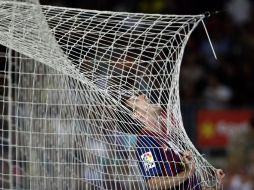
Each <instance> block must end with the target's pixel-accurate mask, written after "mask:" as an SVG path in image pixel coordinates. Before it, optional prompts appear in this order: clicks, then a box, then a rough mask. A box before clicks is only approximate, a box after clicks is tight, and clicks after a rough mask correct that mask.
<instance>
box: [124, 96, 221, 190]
mask: <svg viewBox="0 0 254 190" xmlns="http://www.w3.org/2000/svg"><path fill="white" fill-rule="evenodd" d="M126 104H127V106H129V107H130V108H132V109H133V115H134V117H135V118H136V119H138V120H139V121H140V122H141V123H142V124H143V126H144V128H143V130H142V132H141V133H140V134H139V135H138V138H137V145H136V155H137V158H138V160H139V168H140V171H141V173H142V175H143V177H144V179H145V181H146V182H147V186H148V187H149V189H151V190H155V189H156V190H169V189H175V190H178V189H180V190H204V189H206V187H202V184H201V182H200V181H199V180H198V178H197V177H196V176H195V164H194V161H193V155H192V153H191V152H190V151H185V152H181V151H180V150H179V149H178V148H177V147H176V146H175V145H174V144H173V143H170V142H166V141H165V140H166V139H167V138H166V137H167V134H166V130H165V125H163V124H162V123H161V122H162V121H161V119H162V118H163V117H161V114H162V109H161V107H160V106H157V105H155V104H151V103H150V100H149V99H148V98H147V97H146V96H145V95H140V96H136V97H132V98H129V99H128V100H127V101H126ZM169 143H170V144H169ZM214 173H215V175H216V177H217V179H218V181H219V183H221V180H222V178H223V177H224V175H225V174H224V172H223V171H222V170H221V169H216V170H215V172H214ZM209 189H213V188H209Z"/></svg>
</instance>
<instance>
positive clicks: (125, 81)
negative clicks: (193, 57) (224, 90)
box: [0, 1, 217, 190]
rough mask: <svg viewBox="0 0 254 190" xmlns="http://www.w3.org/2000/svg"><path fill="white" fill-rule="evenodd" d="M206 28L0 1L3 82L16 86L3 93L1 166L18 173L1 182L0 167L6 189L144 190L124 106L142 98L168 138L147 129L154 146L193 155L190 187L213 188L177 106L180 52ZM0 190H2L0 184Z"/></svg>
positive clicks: (195, 18) (178, 19)
mask: <svg viewBox="0 0 254 190" xmlns="http://www.w3.org/2000/svg"><path fill="white" fill-rule="evenodd" d="M34 2H35V1H34ZM203 19H204V15H159V14H141V13H125V12H108V11H95V10H82V9H71V8H62V7H54V6H42V5H37V3H33V4H30V3H28V2H12V1H0V44H1V45H3V46H5V47H6V48H7V51H6V54H5V58H6V60H8V61H6V62H8V63H6V64H9V65H12V67H8V68H9V69H7V67H5V69H4V71H3V73H4V75H6V76H11V77H12V80H13V85H12V86H11V87H10V86H9V85H6V84H5V85H3V88H4V89H5V90H6V91H7V90H8V89H9V90H10V88H11V91H12V98H11V100H8V101H7V102H6V100H3V101H2V103H7V105H11V108H12V112H11V113H9V114H7V113H4V112H2V117H4V116H9V117H10V118H11V121H12V123H13V124H12V127H10V128H9V129H8V131H9V134H12V135H9V138H12V139H11V142H12V145H9V147H8V148H9V150H8V151H9V152H12V154H9V156H8V160H11V161H12V163H15V164H13V165H12V167H17V166H19V168H20V172H19V173H18V174H13V173H12V171H11V169H9V172H7V173H5V174H4V171H3V167H2V175H6V176H9V179H10V180H9V183H11V184H9V186H8V185H7V186H8V187H9V188H10V189H89V190H90V189H121V190H124V189H133V190H134V189H135V190H139V189H147V188H149V185H148V183H147V181H146V180H145V179H144V175H143V174H142V172H141V169H140V166H142V165H144V160H143V162H142V161H141V160H140V158H139V156H138V155H137V149H138V148H139V147H137V138H138V137H139V136H140V135H141V132H140V131H142V130H143V128H144V125H146V124H145V123H144V122H142V121H141V120H139V119H137V118H136V117H134V115H133V113H134V111H135V110H132V109H130V108H129V107H128V106H127V105H126V102H125V101H126V97H137V96H139V95H145V96H146V97H148V98H149V101H150V102H151V103H152V104H153V105H158V106H159V107H160V108H161V110H163V111H162V112H163V113H164V115H165V117H162V116H160V117H159V118H158V124H157V125H158V126H159V125H162V126H163V127H164V128H165V133H162V132H161V131H159V127H158V128H157V127H155V128H154V130H155V132H156V135H157V137H156V138H158V141H159V142H160V143H162V142H163V143H164V144H167V146H168V147H170V148H172V149H174V150H175V151H178V152H184V151H186V150H188V151H191V152H192V153H193V158H194V162H195V167H196V171H195V176H196V179H197V181H198V182H197V185H200V184H201V185H202V186H204V187H210V186H214V187H215V188H217V179H216V177H215V175H214V173H215V168H214V167H213V166H211V165H210V164H209V163H208V162H207V161H206V160H205V159H204V158H203V157H202V156H201V155H200V154H199V152H198V151H197V150H196V148H195V147H194V146H193V144H192V142H191V141H190V140H189V138H188V136H187V134H186V132H185V129H184V126H183V123H182V117H181V111H180V99H179V74H180V65H181V60H182V57H183V53H184V48H185V46H186V43H187V41H188V39H189V36H190V34H191V33H192V31H193V30H194V29H195V28H196V26H197V25H198V24H199V23H200V22H201V21H202V20H203ZM9 107H10V106H9ZM147 111H148V110H147ZM146 121H147V122H149V118H146ZM2 125H3V122H2ZM156 130H158V131H156ZM142 135H143V136H149V134H148V133H147V134H146V133H142ZM1 159H3V157H2V158H1ZM146 161H149V160H146ZM172 162H177V161H172ZM179 162H182V158H181V156H180V161H179ZM151 163H152V162H151ZM151 163H150V164H151ZM179 185H180V184H179V183H175V184H174V187H175V189H178V188H180V186H179ZM0 188H2V189H6V187H4V185H3V183H2V186H1V187H0ZM192 189H195V188H194V187H193V188H192Z"/></svg>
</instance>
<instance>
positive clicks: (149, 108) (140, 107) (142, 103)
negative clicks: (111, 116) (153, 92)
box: [127, 95, 160, 113]
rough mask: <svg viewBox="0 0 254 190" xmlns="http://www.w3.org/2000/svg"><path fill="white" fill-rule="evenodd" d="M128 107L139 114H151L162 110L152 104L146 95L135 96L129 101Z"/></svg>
mask: <svg viewBox="0 0 254 190" xmlns="http://www.w3.org/2000/svg"><path fill="white" fill-rule="evenodd" d="M127 104H128V106H130V107H131V108H132V109H133V110H134V111H137V112H139V113H150V112H154V111H155V110H158V109H160V107H159V106H158V105H155V104H152V103H151V102H150V100H149V98H147V96H145V95H140V96H135V97H132V98H130V99H129V100H127Z"/></svg>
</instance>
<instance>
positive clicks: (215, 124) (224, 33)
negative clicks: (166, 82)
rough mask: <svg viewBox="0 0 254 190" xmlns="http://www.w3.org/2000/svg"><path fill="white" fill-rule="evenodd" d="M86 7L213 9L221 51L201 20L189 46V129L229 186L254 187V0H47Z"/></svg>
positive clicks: (184, 76)
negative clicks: (215, 56)
mask: <svg viewBox="0 0 254 190" xmlns="http://www.w3.org/2000/svg"><path fill="white" fill-rule="evenodd" d="M41 4H47V5H56V6H66V7H77V8H84V9H97V10H112V11H128V12H147V13H163V14H202V13H204V12H206V11H210V12H211V13H213V12H214V11H219V13H218V14H212V15H211V16H210V17H209V18H207V19H206V20H205V23H206V26H207V28H208V32H209V34H210V37H211V40H212V42H213V45H214V49H215V51H216V54H217V56H218V60H215V58H214V56H213V54H212V50H211V47H210V44H209V41H208V39H207V36H206V34H205V31H204V28H203V27H202V26H201V25H200V26H199V27H198V28H197V30H195V31H194V33H193V34H192V36H191V38H190V40H189V42H188V45H187V47H186V51H185V55H184V59H183V62H182V70H181V78H180V86H181V89H180V96H181V106H182V114H183V119H184V124H185V128H186V131H187V133H188V135H189V136H190V138H191V140H192V141H193V143H194V144H195V146H197V147H198V148H199V149H200V151H201V152H202V153H203V154H204V156H205V157H206V158H207V159H209V160H210V161H211V162H212V163H213V164H214V165H215V166H217V167H221V168H223V169H224V170H225V171H226V173H227V177H226V179H225V181H224V183H225V190H252V189H254V149H253V147H254V118H253V116H254V115H253V108H254V98H253V97H254V86H253V81H254V64H253V61H254V54H253V53H252V52H253V50H254V12H253V3H252V1H251V0H213V1H202V0H188V1H184V0H92V1H91V0H41Z"/></svg>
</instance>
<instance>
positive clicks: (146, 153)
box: [136, 130, 202, 190]
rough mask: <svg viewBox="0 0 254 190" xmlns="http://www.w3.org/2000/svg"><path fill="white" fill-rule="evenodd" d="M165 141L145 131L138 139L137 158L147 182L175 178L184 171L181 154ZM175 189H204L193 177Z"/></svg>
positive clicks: (177, 185)
mask: <svg viewBox="0 0 254 190" xmlns="http://www.w3.org/2000/svg"><path fill="white" fill-rule="evenodd" d="M164 139H165V138H162V137H160V136H159V135H157V134H155V133H153V132H150V131H145V130H144V131H142V132H141V134H139V136H138V137H137V145H136V156H137V158H138V163H139V168H140V171H141V174H142V175H143V177H144V179H145V180H146V181H147V180H148V179H150V178H151V177H158V176H175V175H177V174H178V173H180V172H182V171H184V166H183V164H182V161H181V152H180V151H179V150H177V148H176V147H175V146H174V145H173V144H171V145H170V144H169V143H167V142H165V140H164ZM175 189H179V190H201V189H202V188H201V185H200V183H199V182H198V180H197V178H196V177H195V176H192V177H190V178H188V179H187V180H186V181H185V182H184V183H182V184H176V186H175Z"/></svg>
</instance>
